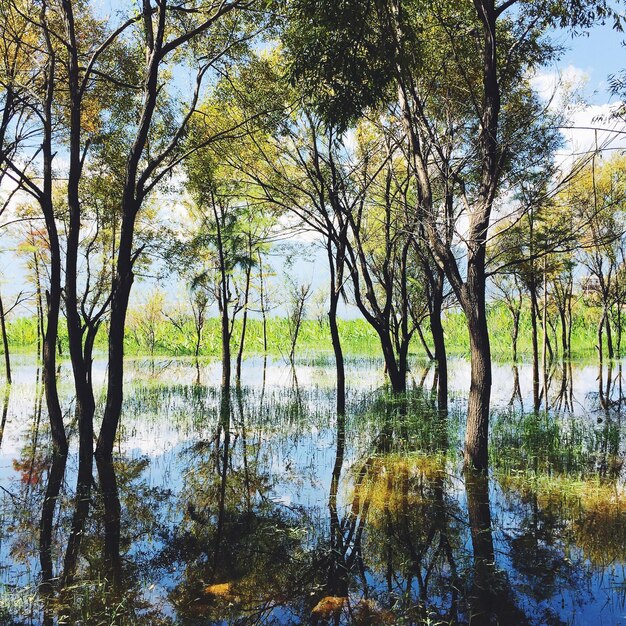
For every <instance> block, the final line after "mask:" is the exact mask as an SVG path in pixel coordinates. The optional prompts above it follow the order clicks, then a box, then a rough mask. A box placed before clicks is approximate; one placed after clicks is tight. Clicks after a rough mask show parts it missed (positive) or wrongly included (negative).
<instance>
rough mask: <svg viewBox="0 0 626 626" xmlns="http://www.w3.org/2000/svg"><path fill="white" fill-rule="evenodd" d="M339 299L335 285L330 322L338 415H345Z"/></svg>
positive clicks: (344, 380)
mask: <svg viewBox="0 0 626 626" xmlns="http://www.w3.org/2000/svg"><path fill="white" fill-rule="evenodd" d="M338 300H339V294H338V293H336V292H335V287H334V285H333V286H332V287H331V292H330V307H329V309H328V324H329V326H330V338H331V341H332V344H333V352H334V353H335V368H336V370H337V416H343V415H345V413H346V373H345V368H344V362H343V350H342V347H341V338H340V336H339V328H338V326H337V302H338Z"/></svg>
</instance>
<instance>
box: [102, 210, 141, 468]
mask: <svg viewBox="0 0 626 626" xmlns="http://www.w3.org/2000/svg"><path fill="white" fill-rule="evenodd" d="M128 219H130V217H129V216H128V215H127V217H126V220H128ZM132 219H133V220H134V216H133V218H132ZM121 232H122V237H121V238H120V244H119V249H118V260H117V268H116V274H115V277H114V285H113V293H112V298H111V318H110V322H109V363H108V367H109V378H108V383H107V396H106V405H105V408H104V416H103V418H102V426H101V427H100V435H99V437H98V444H97V446H96V456H97V457H98V458H105V457H109V456H111V455H112V454H113V445H114V443H115V436H116V434H117V427H118V424H119V421H120V416H121V414H122V403H123V400H124V386H123V385H124V330H125V328H126V314H127V311H128V301H129V299H130V291H131V288H132V284H133V280H134V274H133V270H132V253H131V251H132V237H133V233H132V228H131V227H129V225H128V224H127V225H126V226H125V227H123V228H122V230H121Z"/></svg>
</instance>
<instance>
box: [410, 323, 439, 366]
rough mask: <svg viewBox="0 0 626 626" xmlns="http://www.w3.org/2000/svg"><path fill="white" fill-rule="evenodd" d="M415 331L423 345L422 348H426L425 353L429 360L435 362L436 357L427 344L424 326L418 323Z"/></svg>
mask: <svg viewBox="0 0 626 626" xmlns="http://www.w3.org/2000/svg"><path fill="white" fill-rule="evenodd" d="M415 330H416V331H417V336H418V337H419V339H420V343H421V344H422V348H424V352H425V353H426V356H427V357H428V360H429V361H434V359H435V355H434V354H433V353H432V351H431V349H430V347H429V346H428V344H427V343H426V339H425V338H424V332H423V331H422V325H421V324H420V323H419V322H416V324H415Z"/></svg>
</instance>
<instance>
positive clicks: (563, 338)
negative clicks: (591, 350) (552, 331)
mask: <svg viewBox="0 0 626 626" xmlns="http://www.w3.org/2000/svg"><path fill="white" fill-rule="evenodd" d="M559 317H560V320H561V346H562V348H563V359H566V358H567V357H568V356H569V346H568V345H567V319H566V313H565V305H563V306H562V307H559Z"/></svg>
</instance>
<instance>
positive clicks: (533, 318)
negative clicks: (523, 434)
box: [529, 278, 539, 411]
mask: <svg viewBox="0 0 626 626" xmlns="http://www.w3.org/2000/svg"><path fill="white" fill-rule="evenodd" d="M529 291H530V325H531V331H532V332H531V334H532V337H531V339H532V345H533V406H534V409H535V411H538V410H539V340H538V330H537V315H538V313H539V305H538V303H537V289H536V286H535V279H534V278H532V279H531V283H530V286H529Z"/></svg>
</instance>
